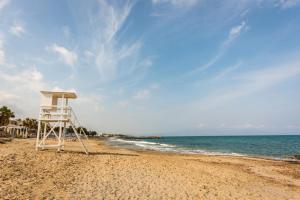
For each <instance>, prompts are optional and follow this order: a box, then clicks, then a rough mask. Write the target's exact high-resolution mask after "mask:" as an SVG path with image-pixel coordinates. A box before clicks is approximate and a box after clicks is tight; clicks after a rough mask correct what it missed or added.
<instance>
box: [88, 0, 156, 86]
mask: <svg viewBox="0 0 300 200" xmlns="http://www.w3.org/2000/svg"><path fill="white" fill-rule="evenodd" d="M134 5H135V3H133V2H132V1H130V2H129V1H126V2H125V1H123V2H122V3H118V4H116V3H113V2H112V1H105V0H100V1H99V12H97V14H94V15H91V16H92V17H91V19H90V27H92V32H93V33H94V36H95V37H93V38H92V40H91V43H92V46H91V47H90V48H89V52H88V54H85V55H86V58H87V61H88V62H91V60H93V61H94V63H95V66H96V68H97V70H98V73H99V75H100V80H101V81H113V80H117V79H120V78H122V80H124V81H131V80H133V79H136V77H139V76H142V75H143V74H144V72H145V71H146V69H147V66H146V65H144V63H142V61H143V60H144V58H142V56H141V54H140V50H141V48H142V41H141V40H139V39H132V38H130V39H128V40H127V39H125V40H124V39H122V40H121V41H120V40H119V36H120V35H122V33H123V31H126V26H125V25H126V23H127V20H128V17H129V16H130V13H131V10H132V8H133V6H134ZM149 62H151V60H150V61H149ZM149 62H148V63H146V64H149ZM151 64H152V63H150V64H149V65H151Z"/></svg>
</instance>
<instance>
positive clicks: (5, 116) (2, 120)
mask: <svg viewBox="0 0 300 200" xmlns="http://www.w3.org/2000/svg"><path fill="white" fill-rule="evenodd" d="M11 117H12V118H14V117H15V114H14V113H13V112H12V111H11V110H10V109H9V108H8V107H7V106H2V107H1V108H0V126H5V125H7V124H9V119H10V118H11Z"/></svg>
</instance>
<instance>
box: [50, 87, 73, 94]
mask: <svg viewBox="0 0 300 200" xmlns="http://www.w3.org/2000/svg"><path fill="white" fill-rule="evenodd" d="M51 91H55V92H74V93H76V90H75V89H74V88H72V89H63V88H60V87H58V86H55V87H54V88H52V89H51Z"/></svg>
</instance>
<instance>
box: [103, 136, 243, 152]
mask: <svg viewBox="0 0 300 200" xmlns="http://www.w3.org/2000/svg"><path fill="white" fill-rule="evenodd" d="M109 143H110V144H112V145H117V146H124V145H127V146H128V145H130V146H131V147H140V148H142V149H144V150H154V151H163V152H175V153H185V154H203V155H228V156H246V155H243V154H238V153H224V152H213V151H207V150H202V149H184V148H180V147H178V146H176V145H172V144H165V143H158V142H148V141H143V140H123V139H119V138H118V139H115V138H111V139H109Z"/></svg>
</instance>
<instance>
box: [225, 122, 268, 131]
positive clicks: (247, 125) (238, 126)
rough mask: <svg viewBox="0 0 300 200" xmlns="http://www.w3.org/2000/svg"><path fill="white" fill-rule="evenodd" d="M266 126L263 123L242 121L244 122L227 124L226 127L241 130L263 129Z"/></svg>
mask: <svg viewBox="0 0 300 200" xmlns="http://www.w3.org/2000/svg"><path fill="white" fill-rule="evenodd" d="M265 127H266V126H265V125H264V124H252V123H244V124H236V125H233V126H229V127H226V128H229V129H238V130H241V129H242V130H243V129H263V128H265Z"/></svg>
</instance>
